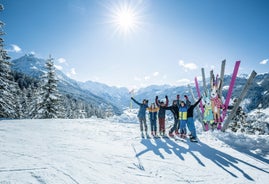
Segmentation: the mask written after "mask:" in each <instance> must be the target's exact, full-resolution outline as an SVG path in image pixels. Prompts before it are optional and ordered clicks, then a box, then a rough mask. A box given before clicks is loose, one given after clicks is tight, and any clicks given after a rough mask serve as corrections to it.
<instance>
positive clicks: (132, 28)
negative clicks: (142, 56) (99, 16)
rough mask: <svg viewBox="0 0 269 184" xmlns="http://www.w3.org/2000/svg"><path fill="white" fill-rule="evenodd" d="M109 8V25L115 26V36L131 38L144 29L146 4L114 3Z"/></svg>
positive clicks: (140, 2) (137, 2)
mask: <svg viewBox="0 0 269 184" xmlns="http://www.w3.org/2000/svg"><path fill="white" fill-rule="evenodd" d="M113 3H114V4H111V5H110V6H109V7H108V14H109V15H108V16H109V19H110V20H109V21H108V22H109V23H110V24H111V25H112V26H113V29H114V34H118V35H121V36H124V37H126V36H130V35H132V34H134V33H137V32H138V31H139V30H140V29H142V28H143V24H144V21H145V20H144V15H143V10H144V4H143V2H142V1H130V0H129V1H128V0H125V1H113Z"/></svg>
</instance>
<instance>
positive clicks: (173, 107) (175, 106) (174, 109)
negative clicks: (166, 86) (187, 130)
mask: <svg viewBox="0 0 269 184" xmlns="http://www.w3.org/2000/svg"><path fill="white" fill-rule="evenodd" d="M178 108H179V95H177V99H176V100H173V104H172V105H171V106H169V107H164V109H165V110H170V111H171V112H172V114H173V116H174V125H173V127H172V128H171V129H170V130H169V136H170V137H174V132H175V134H176V135H178V134H179V133H178V129H179V109H178Z"/></svg>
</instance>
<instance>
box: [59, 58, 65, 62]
mask: <svg viewBox="0 0 269 184" xmlns="http://www.w3.org/2000/svg"><path fill="white" fill-rule="evenodd" d="M58 62H59V63H66V59H64V58H59V59H58Z"/></svg>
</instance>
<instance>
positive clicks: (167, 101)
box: [165, 95, 169, 107]
mask: <svg viewBox="0 0 269 184" xmlns="http://www.w3.org/2000/svg"><path fill="white" fill-rule="evenodd" d="M165 99H166V103H165V107H167V106H168V104H169V100H168V96H167V95H165Z"/></svg>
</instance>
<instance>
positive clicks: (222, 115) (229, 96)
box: [194, 60, 240, 121]
mask: <svg viewBox="0 0 269 184" xmlns="http://www.w3.org/2000/svg"><path fill="white" fill-rule="evenodd" d="M225 63H226V60H223V61H222V66H221V75H220V80H221V86H220V91H219V94H218V95H219V96H220V97H221V96H222V87H223V79H224V70H225ZM239 66H240V61H236V63H235V66H234V70H233V74H232V78H231V82H230V85H229V89H228V92H227V96H226V99H225V102H224V104H223V105H224V107H225V108H224V109H223V111H222V114H221V119H222V121H223V120H224V119H225V117H226V113H227V109H228V105H229V103H230V99H231V97H232V91H233V88H234V85H235V81H236V76H237V73H238V70H239ZM202 77H203V86H204V93H205V95H206V96H207V95H209V92H208V90H207V87H206V82H205V74H204V69H203V68H202ZM210 77H211V79H212V78H213V72H211V75H210ZM194 80H195V87H196V91H197V94H198V98H200V97H201V93H200V88H199V84H198V80H197V77H195V79H194ZM200 109H201V112H202V114H203V113H204V107H203V103H202V101H201V102H200ZM202 117H203V116H202ZM202 117H201V118H202Z"/></svg>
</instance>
